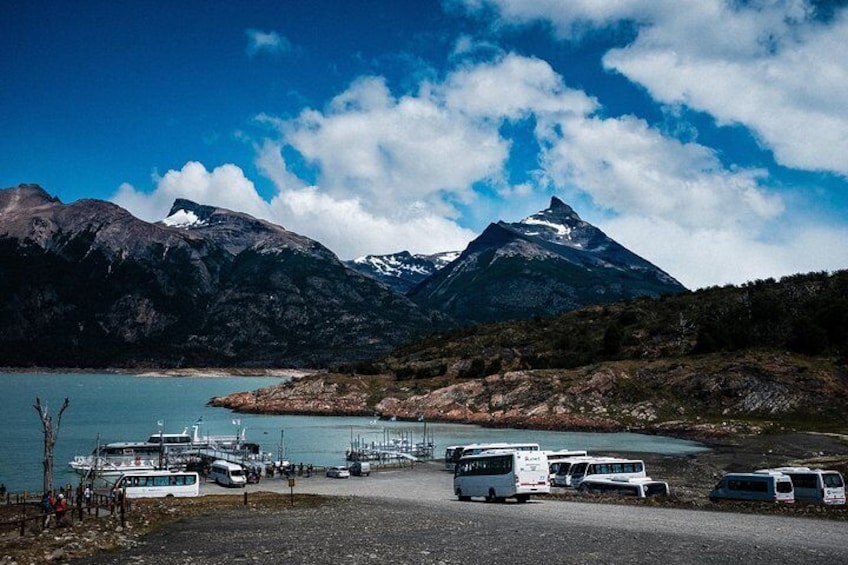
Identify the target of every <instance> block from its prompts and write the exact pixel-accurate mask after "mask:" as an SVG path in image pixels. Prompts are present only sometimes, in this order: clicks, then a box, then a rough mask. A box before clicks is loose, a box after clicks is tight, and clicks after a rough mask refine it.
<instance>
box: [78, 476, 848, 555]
mask: <svg viewBox="0 0 848 565" xmlns="http://www.w3.org/2000/svg"><path fill="white" fill-rule="evenodd" d="M451 483H452V477H451V475H450V474H449V473H446V472H445V471H442V470H441V469H440V467H439V465H437V464H426V465H416V466H415V467H414V468H413V469H401V470H392V471H388V470H386V471H379V472H377V473H374V474H372V475H371V476H370V477H352V478H350V479H327V478H324V477H312V478H309V479H307V478H298V479H297V482H296V485H295V489H294V492H295V495H296V497H295V503H294V505H293V506H288V505H286V504H282V505H278V506H276V507H274V508H270V507H264V506H261V505H251V504H248V505H247V506H231V507H228V508H224V509H221V510H220V511H216V512H215V513H214V514H208V515H203V516H199V517H195V518H191V519H186V520H181V521H178V522H176V523H173V524H170V525H168V526H166V527H165V528H163V529H162V530H160V531H158V532H155V533H152V534H150V535H148V536H146V537H144V538H142V540H141V542H140V543H139V544H137V545H134V546H131V547H129V548H128V549H125V550H122V551H120V552H118V553H113V554H100V555H96V556H94V557H89V558H85V559H80V560H76V561H73V563H90V564H105V563H156V564H171V563H244V562H249V563H272V562H273V563H314V564H322V563H345V564H346V565H353V564H358V563H369V564H377V563H392V564H395V563H397V564H400V563H415V564H419V563H420V564H430V563H433V564H439V563H444V564H459V563H462V564H476V563H481V564H482V563H487V564H490V563H518V564H522V563H545V564H547V563H620V562H629V563H648V562H650V563H656V562H664V563H754V562H763V563H846V562H848V524H846V522H844V521H832V520H818V519H811V518H798V517H793V516H781V515H755V514H737V513H731V512H708V511H695V510H683V509H676V508H661V507H654V506H650V505H644V504H636V505H633V504H631V505H619V504H590V503H585V502H572V501H570V500H563V499H557V498H550V497H548V498H537V499H533V500H531V501H530V502H529V503H527V504H517V503H515V502H514V501H507V502H506V503H502V504H486V503H484V502H459V501H457V500H456V497H454V496H453V494H452V490H451ZM260 490H261V491H266V492H267V491H269V490H271V491H276V492H279V493H280V494H281V500H282V501H286V500H287V499H288V495H289V488H288V486H287V483H286V481H285V480H280V479H268V480H264V481H263V482H262V483H260V484H259V485H251V486H249V487H248V489H246V492H248V499H250V497H251V492H254V491H260ZM202 491H203V493H204V494H210V495H214V494H218V493H221V494H234V493H235V494H237V495H240V494H241V492H240V491H233V490H229V489H223V488H221V487H218V486H217V485H213V484H205V485H203V488H202ZM307 493H312V494H320V495H329V497H328V498H322V499H319V500H318V501H317V502H316V501H315V500H313V503H312V504H305V503H304V502H302V501H305V499H303V498H298V497H297V495H302V494H307Z"/></svg>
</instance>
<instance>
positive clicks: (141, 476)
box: [114, 470, 200, 498]
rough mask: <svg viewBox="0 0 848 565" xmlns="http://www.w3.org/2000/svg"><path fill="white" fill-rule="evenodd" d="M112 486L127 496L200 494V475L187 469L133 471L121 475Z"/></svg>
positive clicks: (148, 496)
mask: <svg viewBox="0 0 848 565" xmlns="http://www.w3.org/2000/svg"><path fill="white" fill-rule="evenodd" d="M114 488H115V493H118V492H121V493H126V497H127V498H162V497H171V496H200V477H199V475H198V474H197V473H194V472H189V471H168V470H162V471H133V472H131V473H125V474H123V475H121V478H120V479H118V481H117V482H116V483H115V487H114Z"/></svg>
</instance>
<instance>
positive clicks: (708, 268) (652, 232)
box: [600, 215, 848, 289]
mask: <svg viewBox="0 0 848 565" xmlns="http://www.w3.org/2000/svg"><path fill="white" fill-rule="evenodd" d="M600 227H601V228H602V229H604V231H606V232H607V233H609V234H615V238H616V240H617V241H618V242H619V243H621V244H622V245H624V246H625V247H627V248H628V249H630V250H632V251H634V252H635V253H638V254H640V255H642V256H643V257H649V258H650V259H651V261H652V262H653V263H654V264H656V265H660V266H661V267H663V268H664V269H665V270H666V271H668V272H670V274H672V275H673V276H674V277H675V278H677V280H679V281H680V282H681V283H682V284H683V285H684V286H686V287H688V288H693V289H694V288H701V287H706V286H713V285H724V284H740V283H744V282H747V281H752V280H756V279H766V278H770V277H776V278H779V277H781V276H785V275H789V274H794V273H799V272H809V271H826V270H830V269H832V266H833V265H834V264H842V265H848V248H846V247H845V245H844V243H843V242H845V241H846V238H848V229H845V228H844V227H826V226H817V225H812V224H806V225H801V226H796V228H795V229H794V230H793V233H792V237H791V238H787V239H785V240H781V241H764V240H762V239H761V238H758V237H757V234H756V232H751V231H749V230H744V229H741V228H739V227H729V228H722V227H718V228H708V227H702V228H694V229H689V228H686V227H684V226H681V225H680V224H678V223H676V222H673V221H667V220H662V219H657V218H652V217H646V216H635V215H628V216H620V217H618V218H616V219H613V220H610V221H606V222H603V223H601V225H600Z"/></svg>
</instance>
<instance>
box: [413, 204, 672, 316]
mask: <svg viewBox="0 0 848 565" xmlns="http://www.w3.org/2000/svg"><path fill="white" fill-rule="evenodd" d="M685 290H686V289H685V288H684V287H683V285H681V284H680V283H679V282H677V281H676V280H674V278H673V277H671V276H670V275H669V274H668V273H666V272H664V271H662V270H661V269H659V268H658V267H656V266H655V265H652V264H651V263H649V262H648V261H646V260H645V259H642V258H641V257H639V256H638V255H636V254H634V253H632V252H630V251H628V250H627V249H625V248H624V247H622V246H621V245H620V244H618V243H616V242H615V241H613V240H612V239H610V238H609V237H608V236H606V234H604V233H603V232H602V231H601V230H599V229H598V228H596V227H594V226H592V225H591V224H589V223H587V222H584V221H583V220H581V219H580V217H579V216H578V215H577V214H576V213H575V212H574V210H573V209H572V208H571V207H569V206H568V205H566V204H565V203H563V202H562V201H561V200H559V199H558V198H556V197H553V198H552V199H551V204H550V206H549V207H548V208H547V209H546V210H543V211H541V212H539V213H537V214H534V215H532V216H530V217H528V218H525V219H524V220H522V221H521V222H516V223H506V222H498V223H494V224H490V225H489V227H487V228H486V230H485V231H484V232H483V233H482V234H481V235H480V236H479V237H478V238H477V239H475V240H474V241H472V242H471V243H470V244H469V245H468V247H467V248H466V249H465V250H464V251H463V252H462V253H461V254H460V256H459V258H457V259H456V260H455V261H452V262H451V263H450V264H449V265H447V266H446V267H445V268H443V269H441V270H439V271H437V272H436V273H435V274H433V275H432V276H431V277H429V278H427V279H426V280H424V281H423V282H422V283H421V284H419V285H418V286H416V287H415V288H413V289H412V290H411V291H410V292H409V293H408V296H409V297H410V298H412V300H414V301H415V302H416V303H417V304H419V305H421V306H422V307H425V308H429V309H436V310H439V311H441V312H444V313H445V314H447V315H449V316H451V317H453V318H454V319H457V320H462V321H463V322H465V323H469V322H470V323H491V322H501V321H508V320H520V319H528V318H532V317H534V316H553V315H557V314H560V313H562V312H567V311H570V310H576V309H579V308H582V307H584V306H588V305H591V304H599V303H607V302H616V301H619V300H626V299H628V298H634V297H637V296H653V297H656V296H660V295H662V294H676V293H680V292H684V291H685Z"/></svg>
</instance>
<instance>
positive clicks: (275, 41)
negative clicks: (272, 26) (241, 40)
mask: <svg viewBox="0 0 848 565" xmlns="http://www.w3.org/2000/svg"><path fill="white" fill-rule="evenodd" d="M245 34H246V35H247V54H248V56H250V57H254V56H256V55H258V54H259V53H263V52H264V53H270V54H272V55H275V54H280V53H287V52H288V51H290V50H291V43H290V42H289V40H288V39H286V38H285V37H283V36H282V35H280V34H279V33H277V32H276V31H260V30H258V29H247V30H245Z"/></svg>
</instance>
